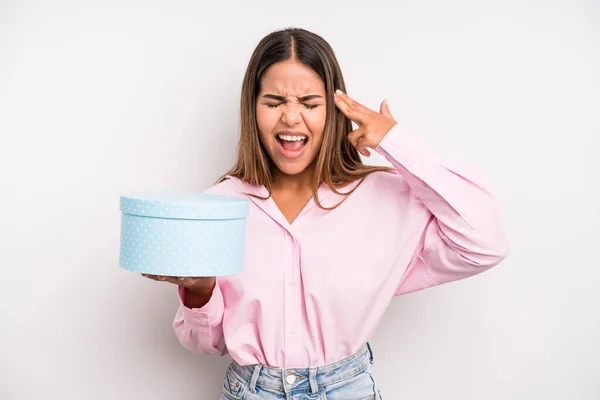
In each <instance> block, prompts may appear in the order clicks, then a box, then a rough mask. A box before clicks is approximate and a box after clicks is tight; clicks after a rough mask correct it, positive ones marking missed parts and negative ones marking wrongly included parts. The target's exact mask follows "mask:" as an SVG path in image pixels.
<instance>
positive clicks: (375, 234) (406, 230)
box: [173, 125, 509, 368]
mask: <svg viewBox="0 0 600 400" xmlns="http://www.w3.org/2000/svg"><path fill="white" fill-rule="evenodd" d="M375 150H376V151H377V152H379V153H380V154H382V155H383V156H384V157H385V158H386V159H387V160H388V161H389V162H390V163H391V164H392V165H393V166H394V168H395V171H392V172H377V173H373V174H371V175H369V176H368V177H367V178H366V179H365V180H364V181H363V182H362V183H361V184H360V185H358V188H357V189H356V190H355V191H354V193H352V194H351V195H349V196H348V197H347V198H346V200H345V201H344V202H343V203H342V204H341V205H340V206H339V207H338V208H336V209H334V210H332V211H327V210H323V209H321V208H319V207H318V206H316V205H315V203H314V202H313V201H312V200H311V201H309V202H308V204H307V205H306V207H305V208H304V209H303V211H302V212H301V213H300V214H299V215H298V217H297V218H296V219H295V220H294V221H293V223H292V224H290V223H289V222H288V221H287V220H286V218H285V217H284V216H283V214H282V213H281V211H280V210H279V208H278V207H277V205H276V204H275V203H274V202H273V200H272V199H271V198H269V199H267V200H261V199H257V198H255V197H251V196H248V194H256V195H259V196H263V197H266V195H267V191H266V189H265V188H264V187H262V186H261V187H256V186H252V185H249V184H247V183H245V182H243V181H241V180H239V179H237V178H230V179H228V180H227V181H225V182H222V183H220V184H218V185H215V186H213V187H211V188H210V189H208V190H207V191H206V192H207V193H216V194H224V195H230V196H244V197H247V198H248V199H249V200H250V203H251V204H250V211H249V214H248V218H247V234H246V253H245V265H244V270H243V272H241V273H240V274H237V275H232V276H224V277H218V278H217V284H216V286H215V289H214V292H213V295H212V297H211V299H210V301H209V302H208V304H206V305H205V306H204V307H202V308H199V309H190V308H187V307H186V306H185V305H184V304H183V300H184V298H183V296H185V292H184V291H183V290H182V289H181V288H180V289H179V296H180V301H181V303H180V306H179V310H178V311H177V314H176V317H175V321H174V324H173V327H174V329H175V332H176V334H177V337H178V338H179V340H180V341H181V343H182V344H183V345H184V346H185V347H187V348H188V349H190V350H193V351H196V352H199V353H205V354H226V353H227V352H229V354H230V355H231V357H232V358H233V359H234V360H236V361H237V362H238V363H240V364H241V365H247V364H257V363H260V364H263V365H266V366H272V367H280V368H294V367H295V368H306V367H313V366H319V365H323V364H328V363H332V362H335V361H337V360H340V359H341V358H343V357H346V356H348V355H350V354H352V353H354V352H355V351H357V350H358V349H359V348H360V347H361V346H362V345H363V344H364V343H365V342H367V341H368V340H370V338H371V336H372V335H373V333H374V332H375V330H376V328H377V326H378V324H379V322H380V320H381V318H382V316H383V314H384V312H385V310H386V308H387V306H388V304H389V303H390V301H391V300H392V299H393V297H394V296H398V295H402V294H404V293H409V292H414V291H417V290H421V289H424V288H427V287H431V286H436V285H440V284H443V283H447V282H451V281H455V280H458V279H463V278H467V277H469V276H472V275H475V274H478V273H480V272H483V271H485V270H487V269H489V268H491V267H493V266H494V265H496V264H498V263H499V262H500V261H501V260H502V259H503V258H504V257H505V256H506V254H507V252H508V246H509V245H508V239H507V235H506V232H505V230H504V228H503V225H502V223H501V221H500V218H499V212H498V207H497V204H496V201H495V199H494V197H493V195H492V194H491V193H490V191H489V190H488V189H486V188H485V187H484V186H483V185H482V183H481V182H480V181H478V180H476V179H475V177H474V176H473V175H471V174H469V173H467V172H465V171H463V170H462V169H459V168H458V167H455V166H451V165H450V164H449V163H448V162H446V161H444V160H442V159H440V158H439V157H438V156H437V155H435V154H434V153H433V152H432V151H431V150H430V149H428V148H427V147H426V146H424V144H423V143H421V141H420V140H419V139H418V138H417V137H416V136H415V135H413V134H412V133H411V132H407V131H404V130H403V129H402V128H401V127H399V126H398V125H396V126H395V127H394V128H392V129H391V130H390V132H388V134H387V135H386V136H385V137H384V139H383V140H382V142H381V143H380V145H379V146H378V147H377V148H376V149H375ZM356 185H357V183H353V184H351V185H349V186H348V187H347V188H344V190H343V191H347V190H349V189H351V188H354V187H355V186H356ZM318 194H319V199H320V200H321V202H322V204H323V205H324V206H326V207H330V206H332V205H335V204H337V203H339V202H340V201H342V200H343V199H344V197H343V196H340V195H337V194H335V193H334V192H332V191H331V190H330V189H329V188H328V187H327V186H326V185H322V186H321V188H320V189H319V192H318Z"/></svg>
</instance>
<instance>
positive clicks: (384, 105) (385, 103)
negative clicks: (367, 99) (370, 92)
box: [379, 100, 392, 117]
mask: <svg viewBox="0 0 600 400" xmlns="http://www.w3.org/2000/svg"><path fill="white" fill-rule="evenodd" d="M379 113H380V114H382V115H385V116H386V117H392V113H391V112H390V107H389V105H388V101H387V100H384V101H382V102H381V107H379Z"/></svg>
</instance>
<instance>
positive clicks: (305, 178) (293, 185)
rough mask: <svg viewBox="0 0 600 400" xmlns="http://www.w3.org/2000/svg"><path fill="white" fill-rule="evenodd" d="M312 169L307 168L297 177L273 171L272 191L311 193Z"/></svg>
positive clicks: (276, 170)
mask: <svg viewBox="0 0 600 400" xmlns="http://www.w3.org/2000/svg"><path fill="white" fill-rule="evenodd" d="M313 176H314V174H313V168H310V167H309V168H307V169H305V170H304V171H302V172H301V173H299V174H297V175H286V174H284V173H283V172H281V171H280V170H278V169H275V171H273V182H272V189H273V190H276V191H291V192H308V191H312V183H313V182H312V181H313Z"/></svg>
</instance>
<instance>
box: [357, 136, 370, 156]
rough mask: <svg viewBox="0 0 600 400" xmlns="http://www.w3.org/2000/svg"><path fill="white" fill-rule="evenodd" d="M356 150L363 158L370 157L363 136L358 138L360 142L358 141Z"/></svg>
mask: <svg viewBox="0 0 600 400" xmlns="http://www.w3.org/2000/svg"><path fill="white" fill-rule="evenodd" d="M356 150H358V152H359V153H360V154H362V155H363V156H365V157H371V152H370V151H369V149H368V148H367V144H366V140H365V137H364V136H363V137H362V138H360V140H359V141H358V145H357V147H356Z"/></svg>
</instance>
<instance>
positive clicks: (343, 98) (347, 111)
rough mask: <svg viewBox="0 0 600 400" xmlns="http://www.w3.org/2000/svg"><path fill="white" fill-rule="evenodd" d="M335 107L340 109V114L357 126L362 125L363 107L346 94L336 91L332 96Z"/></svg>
mask: <svg viewBox="0 0 600 400" xmlns="http://www.w3.org/2000/svg"><path fill="white" fill-rule="evenodd" d="M333 98H334V101H335V105H336V106H337V107H338V108H339V109H340V111H341V112H343V113H344V115H345V116H346V117H348V118H350V119H351V120H352V121H354V122H356V123H357V124H362V123H363V117H364V109H365V106H363V105H362V104H360V103H359V102H357V101H355V100H353V99H351V98H350V96H348V95H347V94H346V93H344V92H342V91H341V90H339V89H338V90H336V91H335V95H334V96H333Z"/></svg>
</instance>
